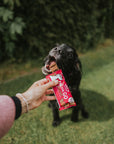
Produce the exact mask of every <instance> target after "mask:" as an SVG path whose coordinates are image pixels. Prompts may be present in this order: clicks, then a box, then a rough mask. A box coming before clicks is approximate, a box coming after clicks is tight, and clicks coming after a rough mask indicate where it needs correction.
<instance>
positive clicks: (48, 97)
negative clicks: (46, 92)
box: [45, 96, 56, 101]
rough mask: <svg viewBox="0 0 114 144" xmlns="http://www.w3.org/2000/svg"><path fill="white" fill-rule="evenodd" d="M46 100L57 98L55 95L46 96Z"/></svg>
mask: <svg viewBox="0 0 114 144" xmlns="http://www.w3.org/2000/svg"><path fill="white" fill-rule="evenodd" d="M45 100H46V101H50V100H56V97H55V96H46V99H45Z"/></svg>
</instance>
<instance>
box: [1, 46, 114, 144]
mask: <svg viewBox="0 0 114 144" xmlns="http://www.w3.org/2000/svg"><path fill="white" fill-rule="evenodd" d="M113 49H114V47H108V48H105V49H99V50H97V51H94V52H88V53H86V54H85V55H82V56H81V61H82V63H83V78H82V82H81V92H82V98H83V102H84V104H85V107H86V109H87V111H89V115H90V117H89V119H86V120H85V119H83V118H82V117H81V115H80V116H79V118H80V121H79V122H78V123H73V122H71V121H70V116H71V109H68V110H64V111H61V112H60V117H61V119H62V122H61V124H60V126H58V127H57V128H53V127H52V125H51V124H52V112H51V109H49V108H48V107H47V104H48V102H44V103H43V104H42V105H41V106H40V107H39V108H37V109H35V110H33V111H30V112H29V113H28V114H24V115H22V116H21V117H20V118H19V119H18V120H16V121H15V123H14V125H13V127H12V128H11V129H10V131H9V133H8V134H7V135H6V136H5V137H3V138H2V140H1V141H0V144H66V143H67V144H113V143H114V97H113V96H114V88H113V83H114V76H113V72H114V50H113ZM42 77H43V75H42V74H41V71H38V72H37V73H34V74H32V75H28V76H24V77H21V78H18V79H15V80H13V81H10V82H7V83H4V84H2V85H0V93H1V94H8V95H15V93H17V92H23V91H24V90H26V89H27V88H28V87H29V86H30V85H31V84H32V83H33V82H34V81H36V80H38V79H41V78H42Z"/></svg>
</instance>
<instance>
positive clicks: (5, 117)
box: [0, 96, 15, 138]
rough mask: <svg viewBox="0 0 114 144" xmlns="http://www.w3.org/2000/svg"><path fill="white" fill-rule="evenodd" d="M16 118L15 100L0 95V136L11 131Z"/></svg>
mask: <svg viewBox="0 0 114 144" xmlns="http://www.w3.org/2000/svg"><path fill="white" fill-rule="evenodd" d="M14 120H15V104H14V101H13V100H12V99H11V98H10V97H9V96H0V138H1V137H3V136H4V135H5V134H6V133H7V132H8V131H9V129H10V128H11V127H12V125H13V122H14Z"/></svg>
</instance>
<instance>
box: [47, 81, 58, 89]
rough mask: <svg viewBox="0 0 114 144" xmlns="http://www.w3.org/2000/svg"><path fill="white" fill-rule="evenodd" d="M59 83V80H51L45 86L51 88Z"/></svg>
mask: <svg viewBox="0 0 114 144" xmlns="http://www.w3.org/2000/svg"><path fill="white" fill-rule="evenodd" d="M58 83H59V81H58V80H55V81H50V82H48V83H46V84H45V88H46V89H49V88H51V87H54V86H56V85H57V84H58Z"/></svg>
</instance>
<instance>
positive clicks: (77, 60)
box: [75, 53, 82, 74]
mask: <svg viewBox="0 0 114 144" xmlns="http://www.w3.org/2000/svg"><path fill="white" fill-rule="evenodd" d="M75 69H76V71H80V73H81V74H82V64H81V62H80V60H79V58H78V55H77V53H76V56H75Z"/></svg>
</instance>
